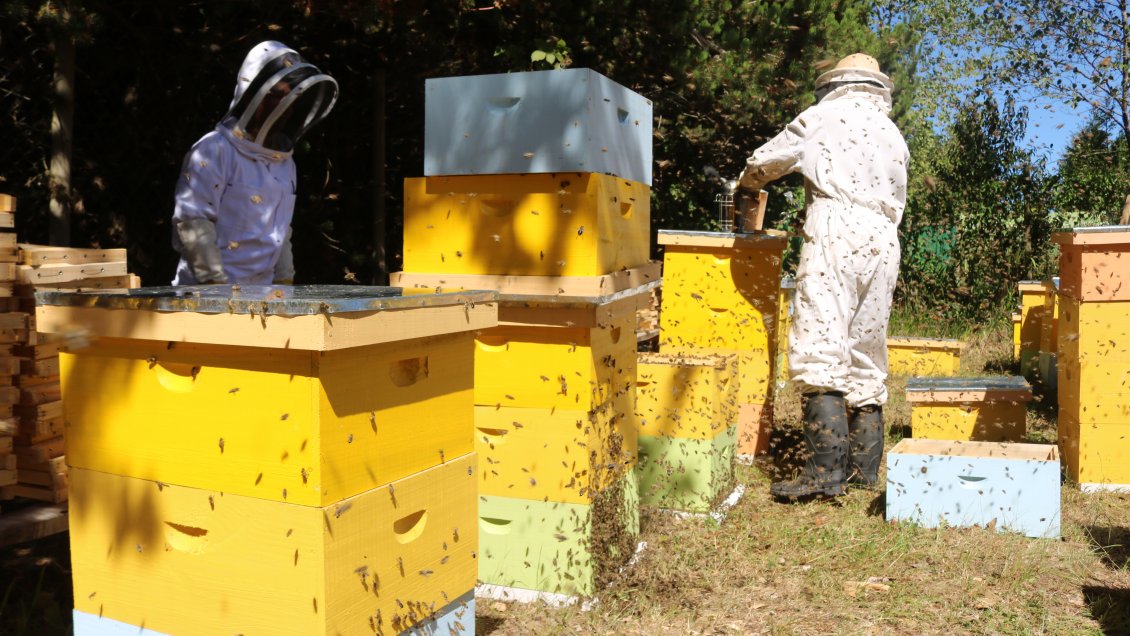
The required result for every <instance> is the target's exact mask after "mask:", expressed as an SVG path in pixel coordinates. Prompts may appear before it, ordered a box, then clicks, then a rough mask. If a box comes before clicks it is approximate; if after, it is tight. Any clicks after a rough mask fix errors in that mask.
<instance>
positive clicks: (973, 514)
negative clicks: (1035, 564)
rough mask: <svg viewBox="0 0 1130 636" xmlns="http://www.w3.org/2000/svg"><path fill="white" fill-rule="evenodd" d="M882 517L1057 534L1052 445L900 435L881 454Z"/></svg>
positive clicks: (1057, 499)
mask: <svg viewBox="0 0 1130 636" xmlns="http://www.w3.org/2000/svg"><path fill="white" fill-rule="evenodd" d="M887 520H888V521H892V520H900V521H912V522H914V523H917V524H921V525H923V526H925V527H928V528H936V527H938V526H940V525H942V524H945V525H948V526H952V527H969V526H985V527H995V528H996V530H997V531H998V532H999V531H1006V530H1007V531H1012V532H1019V533H1022V534H1024V535H1026V536H1029V537H1045V538H1056V537H1059V528H1060V472H1059V454H1058V452H1057V449H1056V448H1055V447H1054V446H1048V445H1043V444H997V443H989V442H962V441H942V440H925V439H904V440H902V441H900V442H899V443H898V444H896V445H895V446H894V448H892V449H891V450H890V452H888V453H887Z"/></svg>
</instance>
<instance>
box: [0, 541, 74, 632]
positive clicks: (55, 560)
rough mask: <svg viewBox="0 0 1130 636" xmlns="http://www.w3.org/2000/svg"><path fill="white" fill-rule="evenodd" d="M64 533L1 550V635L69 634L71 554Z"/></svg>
mask: <svg viewBox="0 0 1130 636" xmlns="http://www.w3.org/2000/svg"><path fill="white" fill-rule="evenodd" d="M69 536H70V535H68V534H67V533H65V532H64V533H62V534H57V535H53V536H50V537H47V538H44V539H39V540H36V541H31V542H28V543H21V544H18V545H13V546H8V547H5V548H3V549H0V572H3V575H2V576H0V634H6V635H10V636H56V635H58V636H63V635H69V634H70V633H71V608H73V607H74V592H73V588H72V587H71V553H70V543H69Z"/></svg>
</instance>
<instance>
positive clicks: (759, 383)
mask: <svg viewBox="0 0 1130 636" xmlns="http://www.w3.org/2000/svg"><path fill="white" fill-rule="evenodd" d="M662 351H663V352H664V353H666V354H670V355H681V356H734V357H735V358H737V361H738V376H737V377H738V387H737V392H738V393H737V400H738V404H739V405H740V404H754V403H760V402H764V401H765V400H766V399H768V398H770V397H772V396H773V383H774V381H773V378H774V377H775V370H774V365H775V364H776V362H777V361H776V359H774V358H772V357H770V356H767V355H765V352H763V351H742V350H736V349H715V348H707V347H686V346H675V345H669V346H667V347H665V348H663V349H662Z"/></svg>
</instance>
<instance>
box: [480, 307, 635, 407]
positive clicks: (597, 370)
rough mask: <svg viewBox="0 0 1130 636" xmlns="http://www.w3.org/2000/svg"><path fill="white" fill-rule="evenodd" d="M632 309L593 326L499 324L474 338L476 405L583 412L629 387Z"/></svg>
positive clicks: (632, 351) (632, 358)
mask: <svg viewBox="0 0 1130 636" xmlns="http://www.w3.org/2000/svg"><path fill="white" fill-rule="evenodd" d="M635 352H636V332H635V314H634V313H628V314H624V315H622V316H620V317H618V318H617V319H616V320H615V321H613V322H611V323H609V324H605V325H603V326H598V327H559V326H526V325H503V326H498V327H495V328H492V329H485V330H483V331H481V332H480V333H479V335H478V337H477V338H476V341H475V404H477V405H481V406H505V407H520V408H561V409H575V410H581V411H587V410H591V409H594V408H596V407H597V406H600V405H601V404H604V403H605V402H607V401H608V400H610V399H611V398H612V395H613V393H615V391H616V390H617V387H623V386H634V384H635V363H636V353H635Z"/></svg>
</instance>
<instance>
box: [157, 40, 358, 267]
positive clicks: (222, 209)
mask: <svg viewBox="0 0 1130 636" xmlns="http://www.w3.org/2000/svg"><path fill="white" fill-rule="evenodd" d="M336 99H337V82H336V81H334V79H333V78H332V77H330V76H329V75H326V74H324V73H322V72H321V71H320V70H318V68H317V67H315V66H314V65H312V64H309V63H308V62H306V61H305V60H303V59H302V56H300V55H299V54H298V53H297V52H296V51H294V50H293V49H290V48H288V47H287V46H286V45H284V44H282V43H280V42H273V41H268V42H263V43H261V44H257V45H255V46H254V47H253V48H252V49H251V51H250V52H249V53H248V54H247V57H246V58H245V59H244V60H243V65H242V66H240V68H239V75H238V78H237V82H236V86H235V95H234V97H232V101H231V106H230V107H229V109H228V112H227V114H226V115H225V116H224V118H223V120H221V121H220V123H219V124H217V125H216V128H215V129H214V130H212V131H211V132H209V133H208V134H206V135H204V136H203V137H201V138H200V140H199V141H197V142H196V143H195V144H194V145H193V146H192V149H191V150H189V152H188V154H187V155H185V158H184V164H183V166H182V168H181V174H180V178H179V179H178V181H177V187H176V207H175V209H174V211H173V247H174V248H175V249H176V251H177V252H178V253H179V254H180V256H181V258H180V262H179V263H178V264H177V272H176V277H175V278H174V279H173V284H174V285H197V284H210V283H240V284H248V285H269V284H272V283H278V284H290V283H291V282H293V280H294V258H293V256H292V252H291V242H290V239H291V228H290V222H291V218H292V217H293V216H294V201H295V192H296V190H295V184H296V178H295V167H294V159H293V158H292V157H291V153H292V152H293V150H294V146H295V144H296V143H297V141H298V139H299V138H300V137H301V136H302V135H303V134H304V133H306V131H308V130H310V128H311V127H313V126H314V125H315V124H317V123H318V122H320V121H321V120H322V119H324V118H325V117H326V115H328V114H329V112H330V110H331V109H332V108H333V105H334V102H335V101H336Z"/></svg>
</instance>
